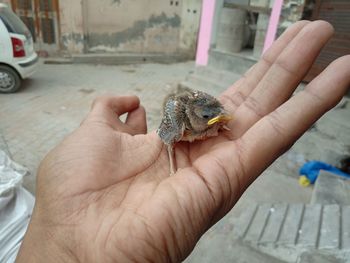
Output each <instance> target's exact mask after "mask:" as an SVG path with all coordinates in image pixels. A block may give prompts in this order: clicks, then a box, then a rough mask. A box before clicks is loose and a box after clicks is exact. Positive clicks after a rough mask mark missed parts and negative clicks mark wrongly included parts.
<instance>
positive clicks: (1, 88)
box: [0, 65, 22, 93]
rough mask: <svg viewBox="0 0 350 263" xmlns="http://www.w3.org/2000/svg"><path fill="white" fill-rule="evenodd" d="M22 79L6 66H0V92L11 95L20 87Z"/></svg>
mask: <svg viewBox="0 0 350 263" xmlns="http://www.w3.org/2000/svg"><path fill="white" fill-rule="evenodd" d="M21 82H22V79H21V77H20V76H19V75H18V73H17V72H16V71H15V70H13V69H12V68H10V67H9V66H6V65H0V92H1V93H13V92H16V91H17V90H19V88H20V87H21Z"/></svg>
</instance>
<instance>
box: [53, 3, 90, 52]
mask: <svg viewBox="0 0 350 263" xmlns="http://www.w3.org/2000/svg"><path fill="white" fill-rule="evenodd" d="M59 10H60V11H59V12H60V13H59V17H60V30H61V39H60V42H61V48H62V49H63V50H66V51H68V52H69V53H83V52H84V41H85V40H84V19H83V5H82V1H71V0H60V1H59Z"/></svg>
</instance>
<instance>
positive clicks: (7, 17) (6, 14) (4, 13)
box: [0, 6, 30, 37]
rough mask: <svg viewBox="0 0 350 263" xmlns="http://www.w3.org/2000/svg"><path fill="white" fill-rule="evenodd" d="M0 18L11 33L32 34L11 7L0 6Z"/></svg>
mask: <svg viewBox="0 0 350 263" xmlns="http://www.w3.org/2000/svg"><path fill="white" fill-rule="evenodd" d="M0 19H1V20H2V21H3V22H4V24H5V26H6V28H7V30H8V31H9V32H10V33H15V34H21V35H25V36H27V37H28V36H30V33H29V30H28V29H27V27H26V25H25V24H24V23H23V22H22V20H21V19H19V17H18V16H16V15H15V14H14V13H13V12H12V11H11V10H10V9H9V8H7V7H2V6H0Z"/></svg>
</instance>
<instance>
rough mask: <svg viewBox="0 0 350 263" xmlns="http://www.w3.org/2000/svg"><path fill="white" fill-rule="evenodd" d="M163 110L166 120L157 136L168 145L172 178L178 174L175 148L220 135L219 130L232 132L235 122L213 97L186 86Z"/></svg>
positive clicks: (168, 101)
mask: <svg viewBox="0 0 350 263" xmlns="http://www.w3.org/2000/svg"><path fill="white" fill-rule="evenodd" d="M163 107H164V110H163V119H162V122H161V124H160V126H159V128H158V130H157V134H158V136H159V137H160V138H161V140H162V141H163V142H164V144H165V145H166V146H167V150H168V154H169V160H170V175H173V174H174V173H175V172H176V163H175V156H174V146H175V144H176V143H177V142H179V141H188V142H193V141H194V140H204V139H206V138H208V137H213V136H217V135H218V133H219V130H221V129H227V130H229V129H228V127H227V126H226V124H227V123H228V121H230V120H231V119H232V117H231V116H230V115H228V114H227V112H226V111H225V109H224V107H223V106H222V105H221V103H220V102H219V101H218V100H217V99H215V98H214V97H213V96H211V95H209V94H207V93H205V92H202V91H197V90H191V89H189V88H184V87H178V89H177V91H176V92H175V93H173V94H170V95H169V96H168V97H167V98H166V99H165V101H164V105H163Z"/></svg>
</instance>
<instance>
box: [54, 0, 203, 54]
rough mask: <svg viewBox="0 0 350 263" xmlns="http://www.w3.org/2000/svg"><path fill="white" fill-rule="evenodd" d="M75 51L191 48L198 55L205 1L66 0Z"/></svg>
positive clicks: (69, 42)
mask: <svg viewBox="0 0 350 263" xmlns="http://www.w3.org/2000/svg"><path fill="white" fill-rule="evenodd" d="M59 6H60V22H61V29H60V30H61V45H62V48H63V49H65V50H67V51H68V52H69V53H71V54H74V53H83V52H125V53H165V54H174V53H186V54H188V55H189V56H192V57H194V54H195V50H196V44H197V34H198V30H199V23H200V12H201V0H195V1H193V0H192V1H191V0H171V1H170V0H169V1H164V0H133V1H130V0H101V1H95V0H82V1H79V2H78V1H69V0H60V1H59Z"/></svg>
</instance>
